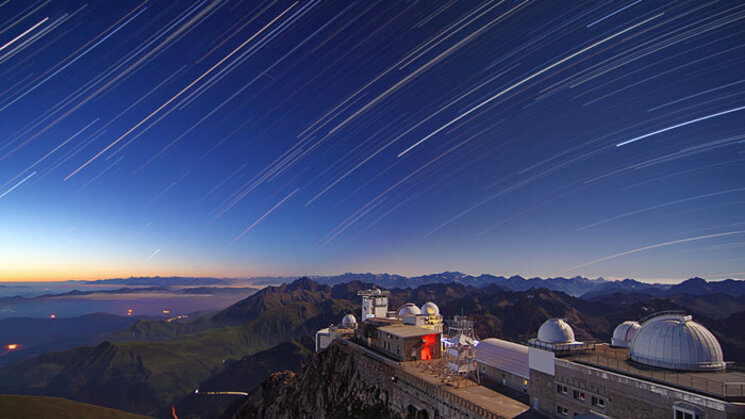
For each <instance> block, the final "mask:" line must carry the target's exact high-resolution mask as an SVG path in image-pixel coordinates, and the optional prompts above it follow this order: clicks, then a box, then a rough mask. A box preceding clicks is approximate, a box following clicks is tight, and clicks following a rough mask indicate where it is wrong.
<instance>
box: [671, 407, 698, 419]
mask: <svg viewBox="0 0 745 419" xmlns="http://www.w3.org/2000/svg"><path fill="white" fill-rule="evenodd" d="M673 418H674V419H701V416H700V415H697V414H696V412H695V411H694V410H693V409H685V408H682V407H678V406H675V407H673Z"/></svg>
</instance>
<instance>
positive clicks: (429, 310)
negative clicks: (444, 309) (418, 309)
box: [422, 301, 440, 315]
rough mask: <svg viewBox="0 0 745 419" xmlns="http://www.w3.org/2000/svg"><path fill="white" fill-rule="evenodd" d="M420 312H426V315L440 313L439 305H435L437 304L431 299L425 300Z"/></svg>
mask: <svg viewBox="0 0 745 419" xmlns="http://www.w3.org/2000/svg"><path fill="white" fill-rule="evenodd" d="M422 314H428V315H435V314H440V307H437V304H435V303H433V302H432V301H427V302H426V303H424V305H423V306H422Z"/></svg>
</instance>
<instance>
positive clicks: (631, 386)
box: [530, 359, 745, 419]
mask: <svg viewBox="0 0 745 419" xmlns="http://www.w3.org/2000/svg"><path fill="white" fill-rule="evenodd" d="M555 373H556V375H555V376H552V375H549V374H545V373H542V372H540V371H535V370H531V371H530V378H531V380H530V392H531V395H530V397H531V406H533V407H535V400H536V399H537V400H538V409H539V411H540V412H541V413H543V414H545V415H547V416H549V417H564V416H561V415H559V414H558V413H557V406H561V407H564V408H566V409H567V416H566V417H570V418H571V417H573V416H574V414H582V413H587V412H590V411H592V412H596V413H599V414H602V415H607V416H609V417H613V418H616V417H618V418H632V419H633V418H639V419H645V418H663V419H664V418H673V406H685V407H690V408H692V409H694V410H696V411H697V412H699V415H700V419H735V418H737V419H745V405H743V404H736V403H727V402H724V401H721V400H717V399H714V398H711V397H706V396H701V395H697V394H694V393H689V392H686V391H683V390H678V389H675V388H672V387H668V386H663V385H659V384H655V383H651V382H648V381H644V380H639V379H635V378H631V377H628V376H625V375H621V374H614V373H610V372H608V371H605V370H601V369H598V368H593V367H589V366H585V365H580V364H576V363H573V362H570V361H566V360H562V359H557V360H556V369H555ZM559 385H560V386H562V387H566V389H567V392H566V394H564V393H563V392H561V391H557V386H559ZM575 391H577V392H581V393H582V394H583V395H584V399H577V398H575V393H574V392H575ZM593 397H596V398H600V399H602V400H604V402H605V403H604V404H605V407H604V408H603V407H601V406H598V405H593V403H592V401H593Z"/></svg>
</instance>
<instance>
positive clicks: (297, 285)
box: [286, 276, 322, 291]
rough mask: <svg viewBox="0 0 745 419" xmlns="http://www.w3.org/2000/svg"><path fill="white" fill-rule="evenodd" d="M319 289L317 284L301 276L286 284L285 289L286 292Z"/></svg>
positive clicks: (319, 285)
mask: <svg viewBox="0 0 745 419" xmlns="http://www.w3.org/2000/svg"><path fill="white" fill-rule="evenodd" d="M320 287H322V285H321V284H319V283H318V282H316V281H314V280H312V279H310V278H309V277H307V276H303V277H301V278H298V279H296V280H294V281H292V282H290V283H289V284H287V287H286V289H287V290H288V291H295V290H305V291H318V289H319V288H320Z"/></svg>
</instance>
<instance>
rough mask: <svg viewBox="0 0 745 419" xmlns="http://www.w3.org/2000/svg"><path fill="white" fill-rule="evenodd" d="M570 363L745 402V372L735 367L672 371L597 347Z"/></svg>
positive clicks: (623, 350) (572, 357) (573, 357)
mask: <svg viewBox="0 0 745 419" xmlns="http://www.w3.org/2000/svg"><path fill="white" fill-rule="evenodd" d="M564 359H566V360H568V361H572V362H576V363H580V364H584V365H589V366H593V367H596V368H600V369H604V370H607V371H611V372H616V373H619V374H623V375H628V376H631V377H635V378H640V379H644V380H647V381H652V382H656V383H659V384H664V385H668V386H670V387H675V388H679V389H681V390H686V391H691V392H693V393H698V394H701V395H705V396H709V397H714V398H717V399H720V400H726V401H734V402H742V401H745V371H741V370H737V369H735V368H734V367H731V368H728V369H727V371H722V372H687V371H672V370H666V369H661V368H655V367H650V366H646V365H643V364H639V363H637V362H634V361H632V360H631V359H630V358H629V350H628V349H626V348H613V347H611V346H609V345H596V346H595V350H594V351H588V352H584V353H578V354H572V355H570V356H568V357H566V358H564Z"/></svg>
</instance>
